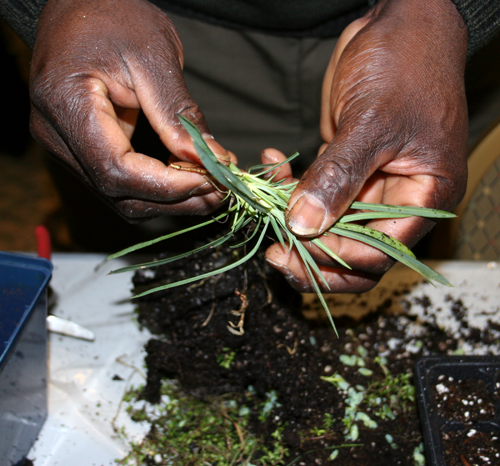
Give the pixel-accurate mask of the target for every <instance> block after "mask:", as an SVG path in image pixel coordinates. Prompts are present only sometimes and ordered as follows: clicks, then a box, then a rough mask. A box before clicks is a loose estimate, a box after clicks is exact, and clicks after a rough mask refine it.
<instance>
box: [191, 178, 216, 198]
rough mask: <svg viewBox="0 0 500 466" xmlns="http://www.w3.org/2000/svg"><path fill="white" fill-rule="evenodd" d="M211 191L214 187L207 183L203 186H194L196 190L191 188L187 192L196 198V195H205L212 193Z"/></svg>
mask: <svg viewBox="0 0 500 466" xmlns="http://www.w3.org/2000/svg"><path fill="white" fill-rule="evenodd" d="M213 190H214V186H213V185H212V184H211V183H209V182H208V181H207V182H205V183H203V184H200V185H199V186H196V188H193V189H192V190H191V191H190V192H189V195H190V196H196V195H198V194H206V193H209V192H210V191H213Z"/></svg>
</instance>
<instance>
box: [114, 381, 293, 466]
mask: <svg viewBox="0 0 500 466" xmlns="http://www.w3.org/2000/svg"><path fill="white" fill-rule="evenodd" d="M140 393H141V390H140V389H135V390H130V391H129V392H128V393H127V394H126V395H125V397H124V401H125V402H126V403H128V407H127V411H128V413H129V415H130V416H131V418H132V419H133V420H135V421H136V422H146V423H148V425H149V426H150V430H149V433H148V434H147V435H146V436H145V437H144V439H143V440H142V441H139V442H134V441H132V442H130V447H131V449H130V452H129V454H128V455H127V456H126V457H125V458H123V459H122V460H120V461H119V464H121V465H124V466H132V465H138V464H154V465H157V466H185V465H187V464H197V465H198V464H199V465H205V464H207V465H208V464H210V465H214V466H255V465H256V464H258V465H259V466H279V465H283V461H284V459H285V457H286V456H287V454H288V452H287V449H286V447H285V446H284V444H283V442H282V441H281V436H282V432H283V428H284V426H281V425H278V426H277V427H276V430H275V431H274V433H273V434H272V437H273V439H274V441H273V442H272V445H270V446H266V445H265V444H264V441H263V440H262V438H261V437H259V436H257V435H254V434H252V433H251V432H250V429H249V423H250V416H251V410H250V408H249V407H248V406H247V403H250V404H254V403H255V402H256V401H257V400H256V399H255V394H254V393H253V391H251V390H249V391H248V392H247V393H246V394H226V395H222V396H218V397H213V398H210V399H206V400H202V399H199V398H196V397H194V396H190V395H188V394H186V393H185V392H184V391H183V390H182V389H181V388H180V387H179V385H178V384H177V383H176V382H173V381H166V382H164V383H163V385H162V388H161V394H162V403H161V404H160V405H158V406H156V407H151V406H148V405H147V404H143V405H140ZM266 396H267V401H264V402H263V403H262V409H264V408H265V406H266V403H269V400H270V399H272V400H274V401H273V403H274V405H273V406H275V405H276V400H275V394H266ZM138 403H139V404H138ZM271 409H272V408H271ZM117 433H118V434H120V435H122V436H124V437H125V438H126V437H127V436H126V433H125V432H123V430H122V431H120V430H119V429H117Z"/></svg>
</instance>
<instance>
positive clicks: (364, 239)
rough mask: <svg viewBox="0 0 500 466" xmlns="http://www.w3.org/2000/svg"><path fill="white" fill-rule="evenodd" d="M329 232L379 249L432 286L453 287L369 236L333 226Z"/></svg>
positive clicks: (401, 253)
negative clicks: (437, 284)
mask: <svg viewBox="0 0 500 466" xmlns="http://www.w3.org/2000/svg"><path fill="white" fill-rule="evenodd" d="M330 231H331V232H332V233H335V234H337V235H339V236H346V237H347V238H351V239H356V240H358V241H361V242H363V243H365V244H368V245H369V246H372V247H374V248H377V249H379V250H380V251H382V252H384V253H385V254H387V255H388V256H391V257H392V258H393V259H396V260H398V261H400V262H402V263H403V264H405V265H406V266H408V267H410V268H411V269H413V270H415V271H416V272H418V273H419V274H420V275H422V276H423V277H424V278H425V279H427V280H428V281H429V282H430V283H432V284H434V283H433V281H436V282H438V283H441V284H442V285H446V286H453V285H451V283H450V282H449V281H448V280H446V278H444V277H443V276H442V275H440V274H439V273H437V272H436V271H434V270H432V269H431V268H430V267H428V266H427V265H425V264H423V263H422V262H420V261H418V260H417V259H415V258H414V257H411V256H408V255H407V254H405V253H404V252H401V251H398V250H397V249H395V248H393V247H391V246H389V245H387V244H385V243H383V242H382V241H379V240H377V239H375V238H372V237H370V236H366V235H363V234H362V233H359V232H356V231H350V230H346V229H343V228H338V227H335V226H334V227H332V228H331V229H330Z"/></svg>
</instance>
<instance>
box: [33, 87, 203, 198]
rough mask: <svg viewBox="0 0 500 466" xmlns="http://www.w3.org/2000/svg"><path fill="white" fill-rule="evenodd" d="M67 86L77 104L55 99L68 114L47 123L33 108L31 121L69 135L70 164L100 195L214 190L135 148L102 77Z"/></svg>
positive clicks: (146, 195)
mask: <svg viewBox="0 0 500 466" xmlns="http://www.w3.org/2000/svg"><path fill="white" fill-rule="evenodd" d="M75 81H76V82H75ZM67 86H68V87H69V88H71V90H72V92H73V94H74V95H75V96H76V97H75V100H77V101H78V103H77V104H75V101H74V100H73V101H70V102H67V101H64V100H63V99H59V102H58V103H57V105H56V108H55V114H58V113H59V114H64V115H67V118H64V119H61V120H60V121H57V122H56V121H54V122H50V123H47V122H46V121H45V120H44V119H43V118H41V117H40V116H39V113H37V112H35V114H38V117H35V118H34V119H33V125H34V127H35V132H38V133H39V134H42V133H43V129H40V127H42V126H45V127H47V126H51V125H53V126H54V127H55V128H56V130H57V133H58V134H59V135H63V136H62V137H61V138H60V139H62V140H67V139H68V138H70V141H69V142H70V144H68V146H71V148H72V149H71V151H72V152H73V153H74V154H75V155H76V159H77V160H79V162H76V161H74V160H73V162H72V163H73V165H78V164H79V165H81V168H80V170H82V171H83V172H84V173H85V174H86V177H87V179H88V178H90V179H92V181H93V182H94V184H95V186H96V187H97V189H98V190H99V191H100V192H101V193H102V194H105V195H106V196H110V197H127V198H131V197H136V198H139V199H142V200H147V201H158V202H171V201H176V200H179V199H184V198H186V197H188V196H189V195H192V193H193V191H194V190H196V189H199V190H201V192H203V191H204V192H211V191H213V187H212V186H211V185H210V184H209V183H207V180H206V178H205V177H204V176H203V175H200V174H198V173H195V172H193V173H191V172H181V171H179V170H176V169H175V168H173V167H172V166H166V165H165V164H163V163H162V162H160V161H159V160H157V159H154V158H151V157H148V156H146V155H144V154H140V153H136V152H134V151H133V148H132V146H131V144H130V140H129V138H128V137H127V135H126V133H125V132H124V130H123V129H122V126H121V124H120V121H119V118H118V116H117V114H116V112H115V108H114V106H113V104H112V103H111V101H110V100H109V98H108V92H107V87H106V86H105V85H104V83H103V81H101V80H99V79H96V78H90V79H88V78H83V79H76V80H74V81H73V82H70V83H67ZM70 106H71V109H70V108H68V107H70ZM75 128H76V129H75ZM63 150H64V149H63ZM67 151H69V149H67V148H66V152H67ZM64 155H65V159H67V160H71V159H72V158H73V157H71V156H70V155H68V154H67V153H66V154H64ZM73 159H74V158H73ZM198 193H200V192H198Z"/></svg>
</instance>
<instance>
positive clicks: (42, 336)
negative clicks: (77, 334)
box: [0, 252, 52, 466]
mask: <svg viewBox="0 0 500 466" xmlns="http://www.w3.org/2000/svg"><path fill="white" fill-rule="evenodd" d="M51 274H52V264H51V263H50V262H49V261H48V260H45V259H39V258H35V257H30V256H25V255H21V254H10V253H5V252H0V466H11V465H16V464H19V463H21V462H23V460H24V458H25V457H26V455H27V453H28V451H29V449H30V447H31V445H32V444H33V442H34V441H35V439H36V437H37V436H38V433H39V431H40V429H41V427H42V425H43V423H44V421H45V418H46V417H47V329H46V318H47V284H48V282H49V280H50V277H51Z"/></svg>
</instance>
